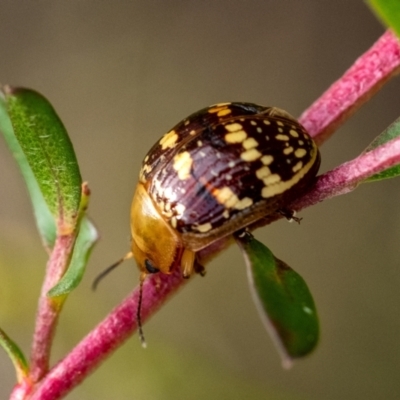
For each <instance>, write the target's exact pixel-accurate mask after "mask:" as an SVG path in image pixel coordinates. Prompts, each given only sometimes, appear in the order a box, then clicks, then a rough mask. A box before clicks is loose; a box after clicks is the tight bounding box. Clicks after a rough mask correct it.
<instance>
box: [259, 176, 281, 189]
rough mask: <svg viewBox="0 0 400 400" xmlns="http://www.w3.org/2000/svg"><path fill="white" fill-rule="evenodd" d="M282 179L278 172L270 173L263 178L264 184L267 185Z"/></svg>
mask: <svg viewBox="0 0 400 400" xmlns="http://www.w3.org/2000/svg"><path fill="white" fill-rule="evenodd" d="M281 180H282V179H281V177H280V176H279V175H278V174H271V175H269V176H267V177H266V178H264V179H263V182H264V185H265V186H269V185H274V184H275V183H278V182H280V181H281Z"/></svg>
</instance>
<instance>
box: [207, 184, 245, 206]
mask: <svg viewBox="0 0 400 400" xmlns="http://www.w3.org/2000/svg"><path fill="white" fill-rule="evenodd" d="M212 194H213V195H214V197H215V199H216V200H217V201H218V203H220V204H223V205H225V207H226V208H230V207H233V206H234V205H235V204H236V203H237V202H238V201H239V199H238V197H237V196H236V194H235V193H233V191H232V189H231V188H230V187H228V186H225V187H223V188H222V189H214V190H213V192H212Z"/></svg>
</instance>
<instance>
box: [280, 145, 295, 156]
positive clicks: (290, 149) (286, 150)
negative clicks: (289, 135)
mask: <svg viewBox="0 0 400 400" xmlns="http://www.w3.org/2000/svg"><path fill="white" fill-rule="evenodd" d="M293 150H294V149H293V147H291V146H290V147H286V148H285V149H283V154H286V155H288V154H290V153H293Z"/></svg>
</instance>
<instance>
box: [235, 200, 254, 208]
mask: <svg viewBox="0 0 400 400" xmlns="http://www.w3.org/2000/svg"><path fill="white" fill-rule="evenodd" d="M252 204H253V200H252V199H251V198H250V197H244V198H243V199H242V200H239V201H238V202H237V203H236V204H235V206H234V208H235V209H236V210H244V209H245V208H247V207H250V206H251V205H252Z"/></svg>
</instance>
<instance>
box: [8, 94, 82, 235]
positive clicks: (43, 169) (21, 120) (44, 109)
mask: <svg viewBox="0 0 400 400" xmlns="http://www.w3.org/2000/svg"><path fill="white" fill-rule="evenodd" d="M3 92H4V94H5V100H6V104H7V110H8V114H9V116H10V119H11V123H12V126H13V128H14V133H15V136H16V138H17V140H18V142H19V144H20V146H21V149H22V151H23V153H24V155H25V157H26V160H27V162H28V164H29V166H30V168H31V170H32V172H33V175H34V176H35V178H36V181H37V183H38V186H39V187H40V190H41V192H42V195H43V197H44V199H45V201H46V203H47V205H48V207H49V209H50V211H51V213H52V214H53V216H54V217H55V218H56V225H58V226H62V229H63V230H69V229H71V230H72V229H73V228H74V224H75V221H76V218H77V213H78V209H79V203H80V199H81V183H82V180H81V176H80V172H79V167H78V163H77V160H76V156H75V153H74V149H73V147H72V143H71V141H70V139H69V137H68V134H67V131H66V130H65V128H64V125H63V124H62V122H61V120H60V118H59V117H58V115H57V114H56V112H55V110H54V108H53V107H52V106H51V104H50V103H49V102H48V101H47V100H46V99H45V98H44V97H43V96H42V95H40V94H39V93H37V92H35V91H33V90H30V89H24V88H10V87H5V88H4V89H3Z"/></svg>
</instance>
